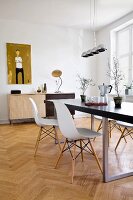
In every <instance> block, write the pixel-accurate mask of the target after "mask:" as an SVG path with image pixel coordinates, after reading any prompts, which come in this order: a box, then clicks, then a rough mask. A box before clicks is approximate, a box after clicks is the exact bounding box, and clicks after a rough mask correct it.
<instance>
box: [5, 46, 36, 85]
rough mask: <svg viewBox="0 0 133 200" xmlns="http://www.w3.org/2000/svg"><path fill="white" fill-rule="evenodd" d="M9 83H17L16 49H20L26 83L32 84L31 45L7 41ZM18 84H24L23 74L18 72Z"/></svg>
mask: <svg viewBox="0 0 133 200" xmlns="http://www.w3.org/2000/svg"><path fill="white" fill-rule="evenodd" d="M6 48H7V66H8V84H16V63H15V57H16V50H17V49H19V50H20V55H19V56H20V57H21V58H22V66H23V70H24V84H31V83H32V80H31V79H32V78H31V45H28V44H15V43H7V44H6ZM18 84H22V75H21V73H19V74H18Z"/></svg>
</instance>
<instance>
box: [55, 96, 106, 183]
mask: <svg viewBox="0 0 133 200" xmlns="http://www.w3.org/2000/svg"><path fill="white" fill-rule="evenodd" d="M53 103H54V106H55V109H56V114H57V119H58V124H59V128H60V130H61V132H62V134H63V136H64V137H65V142H64V145H63V148H62V150H61V152H60V155H59V157H58V159H57V162H56V165H55V168H56V167H57V165H58V163H59V160H60V159H61V157H62V155H63V153H64V152H65V151H66V150H69V152H70V155H71V158H72V183H73V179H74V169H75V160H76V158H77V157H78V156H79V155H80V154H81V158H82V161H83V150H84V151H86V152H89V153H91V154H92V155H93V156H94V157H95V159H96V162H97V164H98V167H99V169H100V171H101V172H102V167H101V165H100V162H99V159H98V157H97V154H96V152H95V150H94V147H93V145H92V142H91V139H93V138H94V137H98V136H101V135H102V134H101V133H98V132H96V131H92V130H90V129H86V128H76V126H75V123H74V120H73V119H72V116H71V114H70V112H69V110H68V108H67V107H66V105H65V104H64V103H62V102H61V101H60V100H54V101H53ZM66 145H67V147H66ZM76 147H78V148H80V153H79V152H78V153H77V155H76ZM72 148H73V152H72Z"/></svg>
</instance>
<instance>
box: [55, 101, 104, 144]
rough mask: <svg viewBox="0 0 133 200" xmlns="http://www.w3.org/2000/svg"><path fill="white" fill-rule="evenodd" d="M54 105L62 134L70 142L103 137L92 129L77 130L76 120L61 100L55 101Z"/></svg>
mask: <svg viewBox="0 0 133 200" xmlns="http://www.w3.org/2000/svg"><path fill="white" fill-rule="evenodd" d="M53 103H54V105H55V108H56V113H57V119H58V124H59V128H60V130H61V132H62V134H63V135H64V136H65V137H66V138H68V139H69V140H78V139H86V138H94V137H97V136H101V135H102V134H101V133H97V132H95V131H92V130H90V129H85V128H76V126H75V123H74V120H73V118H72V116H71V114H70V111H69V110H68V108H67V107H66V105H65V104H64V103H62V102H61V101H60V100H54V101H53Z"/></svg>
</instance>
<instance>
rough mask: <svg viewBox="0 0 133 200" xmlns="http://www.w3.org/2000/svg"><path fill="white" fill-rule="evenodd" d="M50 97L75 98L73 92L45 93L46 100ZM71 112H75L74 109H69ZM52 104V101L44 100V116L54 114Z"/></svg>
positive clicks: (50, 98)
mask: <svg viewBox="0 0 133 200" xmlns="http://www.w3.org/2000/svg"><path fill="white" fill-rule="evenodd" d="M52 99H75V93H47V94H46V100H52ZM70 112H71V114H72V115H74V114H75V110H72V109H71V110H70ZM54 114H55V113H54V104H53V103H52V102H48V101H46V116H47V117H51V116H54Z"/></svg>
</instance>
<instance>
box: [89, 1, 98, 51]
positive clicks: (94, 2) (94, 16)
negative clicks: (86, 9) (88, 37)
mask: <svg viewBox="0 0 133 200" xmlns="http://www.w3.org/2000/svg"><path fill="white" fill-rule="evenodd" d="M90 1H93V37H94V46H95V47H96V46H97V42H96V32H95V19H96V0H90Z"/></svg>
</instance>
